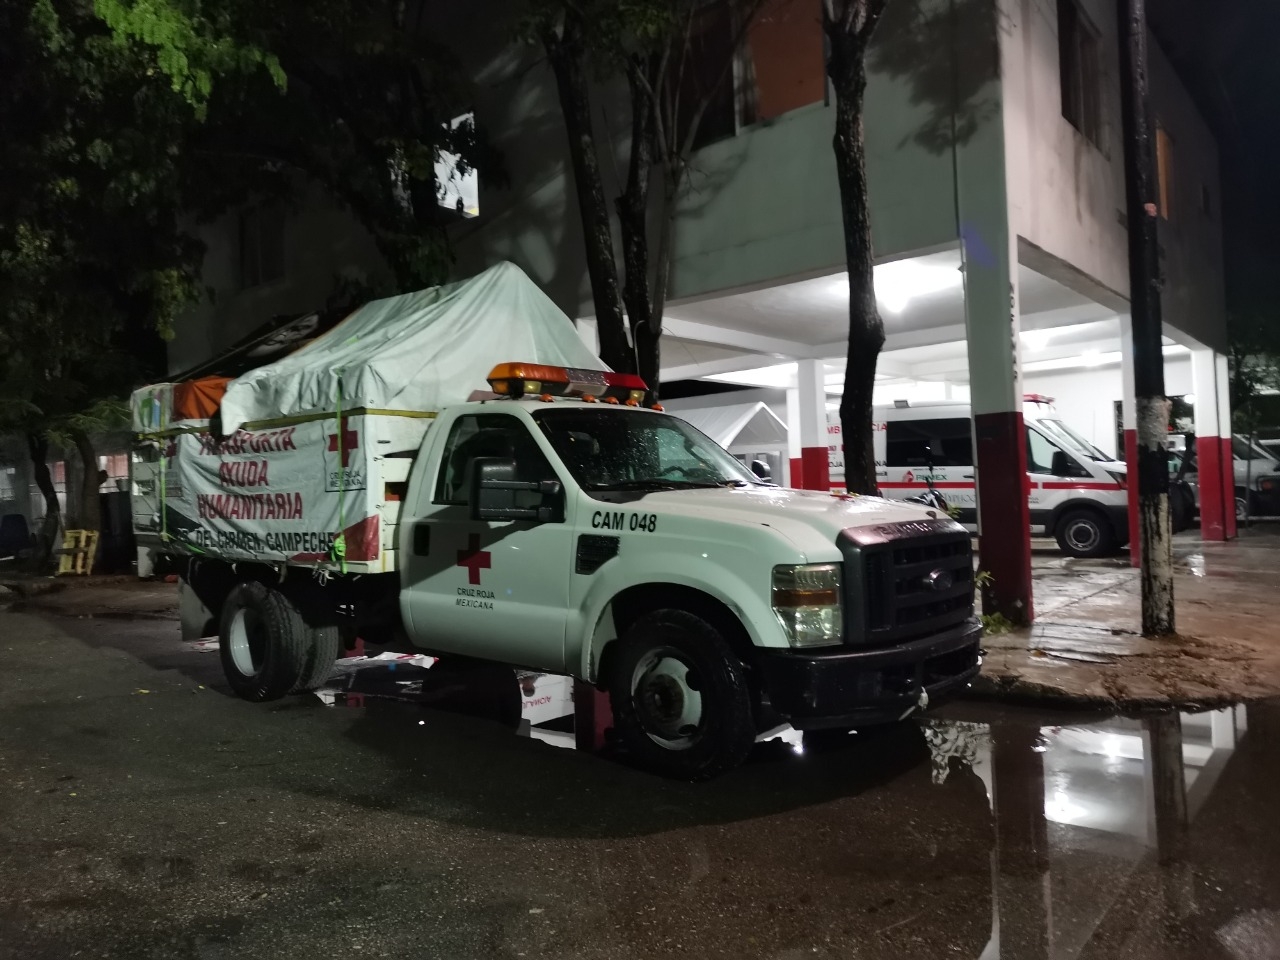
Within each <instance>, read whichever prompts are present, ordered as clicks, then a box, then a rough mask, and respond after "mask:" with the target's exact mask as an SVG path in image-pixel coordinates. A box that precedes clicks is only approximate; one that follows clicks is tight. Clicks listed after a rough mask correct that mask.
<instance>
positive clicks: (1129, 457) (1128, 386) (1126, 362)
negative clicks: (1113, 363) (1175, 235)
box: [1116, 317, 1142, 567]
mask: <svg viewBox="0 0 1280 960" xmlns="http://www.w3.org/2000/svg"><path fill="white" fill-rule="evenodd" d="M1120 379H1121V382H1122V383H1123V388H1122V389H1123V392H1122V393H1121V401H1120V420H1121V424H1122V426H1123V432H1124V449H1123V450H1118V451H1116V452H1117V453H1118V454H1119V455H1120V457H1121V459H1123V460H1124V462H1125V465H1126V466H1127V467H1128V470H1127V471H1126V475H1125V489H1126V492H1127V493H1128V497H1127V499H1128V501H1129V562H1130V563H1131V564H1133V565H1134V566H1135V567H1137V566H1141V565H1142V529H1141V527H1140V525H1139V523H1138V399H1137V393H1136V387H1135V385H1134V374H1133V321H1132V320H1131V319H1130V318H1129V317H1121V318H1120Z"/></svg>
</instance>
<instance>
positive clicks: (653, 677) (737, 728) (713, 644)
mask: <svg viewBox="0 0 1280 960" xmlns="http://www.w3.org/2000/svg"><path fill="white" fill-rule="evenodd" d="M617 643H618V645H619V646H618V649H617V650H615V651H613V655H612V657H611V663H610V669H609V675H608V677H607V678H606V682H607V685H608V688H609V700H610V704H611V705H612V708H613V722H614V727H615V729H616V731H617V733H618V736H619V739H620V740H621V741H622V744H623V745H624V746H625V747H626V749H627V752H628V753H630V754H631V755H632V756H633V757H635V759H636V760H637V761H638V762H639V763H640V764H641V765H642V766H644V767H646V768H647V769H650V770H653V771H655V772H658V773H662V774H665V775H667V776H671V777H678V778H680V779H683V780H706V779H709V778H711V777H714V776H717V775H718V774H721V773H724V772H725V771H726V770H731V769H732V768H734V767H736V766H737V765H738V764H740V763H741V762H742V761H743V760H744V759H745V758H746V756H747V754H748V753H749V752H750V751H751V746H752V744H753V743H754V742H755V736H756V728H755V721H754V719H753V716H752V710H751V693H750V690H749V689H748V686H747V679H746V671H745V669H744V668H743V665H742V662H741V661H740V660H739V659H738V658H737V657H736V656H735V655H734V653H733V651H732V649H731V648H730V647H729V644H728V643H727V642H725V639H724V637H723V636H721V634H720V632H719V631H718V630H716V629H715V627H713V626H712V625H711V624H709V623H707V622H706V621H705V620H702V619H701V618H700V617H697V616H694V615H693V614H691V613H687V612H685V611H683V610H657V611H654V612H653V613H649V614H646V615H645V616H643V617H641V618H640V619H639V620H637V621H636V622H635V623H634V624H632V625H631V627H630V628H629V629H628V630H627V631H626V633H625V634H624V635H623V636H622V637H621V638H619V640H618V641H617Z"/></svg>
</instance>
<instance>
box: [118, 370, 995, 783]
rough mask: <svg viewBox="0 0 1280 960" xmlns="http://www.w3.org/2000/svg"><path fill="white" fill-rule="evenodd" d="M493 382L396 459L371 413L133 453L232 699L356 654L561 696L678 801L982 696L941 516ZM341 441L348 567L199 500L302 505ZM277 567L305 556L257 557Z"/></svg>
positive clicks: (282, 510) (600, 403)
mask: <svg viewBox="0 0 1280 960" xmlns="http://www.w3.org/2000/svg"><path fill="white" fill-rule="evenodd" d="M280 379H281V378H280V377H279V376H275V375H273V377H272V380H273V383H274V384H276V385H277V386H278V383H279V382H280ZM488 380H489V385H490V387H491V392H486V394H485V396H486V397H488V399H480V400H471V401H468V402H462V403H456V404H449V405H446V406H442V407H441V408H440V409H438V410H436V411H435V412H434V415H433V418H432V419H430V420H419V421H417V422H418V423H420V424H421V425H422V426H421V427H420V432H419V433H418V440H417V441H416V443H415V445H414V446H413V447H412V448H397V447H396V445H395V444H393V443H390V442H387V441H383V440H379V439H377V438H378V437H380V436H382V435H384V434H388V435H390V434H389V433H388V430H387V429H385V428H380V429H382V433H379V432H378V430H376V429H374V427H375V426H376V424H375V421H377V420H379V418H380V417H381V419H384V420H386V419H391V418H390V417H389V416H387V415H385V413H386V412H385V411H382V412H380V414H378V415H375V413H374V411H370V410H351V411H350V421H347V420H342V419H341V418H338V420H337V421H335V420H330V421H328V426H327V428H325V429H324V430H322V431H321V432H317V433H316V436H315V440H314V441H308V440H307V438H308V437H309V436H310V435H309V434H307V433H306V432H305V429H304V427H305V426H306V425H305V424H304V425H300V426H297V427H296V428H283V429H286V430H291V431H292V432H290V433H288V434H287V435H285V434H282V433H281V429H282V428H280V427H277V426H270V427H269V428H262V429H257V428H255V425H254V424H248V425H247V426H245V427H244V428H242V429H241V430H239V431H237V432H236V433H235V434H234V435H233V436H232V437H231V438H229V439H226V440H223V441H221V443H219V442H218V441H217V440H214V439H210V437H209V436H208V434H207V433H205V434H201V433H199V432H198V431H199V430H200V429H201V428H199V427H196V428H192V429H193V430H195V431H196V432H195V433H193V434H192V435H190V436H187V437H179V438H177V442H175V443H168V441H166V440H164V439H163V437H162V438H161V439H160V440H159V441H153V442H155V443H156V444H157V445H158V446H161V447H162V448H163V446H164V445H165V444H166V443H168V446H169V452H168V453H166V454H165V455H164V456H165V457H166V459H170V460H173V461H176V462H179V463H180V464H185V465H186V466H185V467H184V469H188V472H187V473H185V474H184V473H182V471H181V470H178V471H176V472H175V470H174V469H173V468H171V469H170V474H169V475H170V476H171V477H173V478H174V479H170V480H169V481H168V484H169V490H168V491H167V493H166V495H167V496H169V497H171V498H173V497H185V498H186V502H187V503H192V502H198V503H199V504H200V506H198V507H196V508H192V509H194V510H196V511H197V512H198V514H199V515H198V516H197V517H196V518H195V519H194V520H191V521H189V522H186V521H183V520H182V518H181V514H180V511H178V510H176V509H174V508H173V507H172V506H171V505H162V507H161V510H160V513H159V514H157V515H163V516H167V517H169V518H170V519H168V520H167V521H164V522H163V523H161V524H160V525H161V526H164V527H165V528H166V529H165V530H164V532H163V534H161V535H159V539H158V541H157V546H156V549H157V550H158V551H159V552H161V553H166V554H168V555H170V556H171V557H176V558H177V559H178V561H179V564H180V569H181V572H182V576H183V579H184V595H185V596H186V597H187V601H188V604H187V606H188V611H189V612H190V611H191V610H192V609H194V610H195V611H196V613H197V616H196V618H195V627H194V632H197V633H199V632H200V630H199V627H200V626H202V625H203V624H202V623H201V621H202V620H204V619H206V618H208V619H209V620H211V621H212V622H215V623H216V624H217V626H218V630H219V635H220V638H221V656H222V663H223V667H224V669H225V671H226V674H227V678H228V680H229V682H230V684H231V686H232V687H233V688H234V690H235V691H236V693H238V694H239V695H240V696H242V697H244V698H246V699H249V700H268V699H272V698H275V697H279V696H283V695H285V694H287V693H290V692H297V691H300V690H304V689H308V688H314V687H316V686H317V685H319V684H320V683H322V682H323V681H324V679H325V678H326V677H327V675H328V672H329V669H330V667H331V666H332V663H333V661H334V659H335V658H336V657H337V655H338V652H339V650H340V648H341V646H342V644H343V642H344V640H345V641H347V642H351V641H353V640H354V638H355V637H357V636H359V637H361V638H363V639H364V641H365V642H366V643H375V644H385V645H386V646H387V647H390V648H400V649H413V650H421V651H425V652H429V653H433V654H437V655H441V656H465V657H472V658H479V659H483V660H488V661H496V662H500V663H506V664H511V665H515V666H519V667H525V668H531V669H535V670H539V671H545V672H552V673H562V674H568V675H571V676H573V677H575V678H578V679H580V680H583V681H585V682H587V683H590V684H594V685H596V686H597V687H599V688H602V689H604V690H607V691H608V693H609V696H610V700H611V705H612V710H613V722H614V728H615V731H616V733H617V735H618V738H619V740H620V741H621V743H622V745H623V746H624V748H625V749H626V750H627V751H628V752H629V753H630V754H632V755H633V756H634V757H635V758H636V759H637V760H638V761H639V762H640V763H641V764H643V765H644V766H646V767H648V768H650V769H654V770H657V771H661V772H664V773H667V774H670V775H674V776H679V777H685V778H690V779H697V778H703V777H708V776H713V775H715V774H717V773H719V772H722V771H724V770H726V769H728V768H730V767H732V766H734V765H736V764H737V763H739V762H741V761H742V759H743V758H744V757H745V756H746V755H747V753H748V751H749V750H750V749H751V746H752V744H753V743H754V742H755V740H756V737H757V736H758V735H759V734H760V733H761V732H763V731H766V730H768V729H771V728H775V727H777V726H778V725H779V724H781V723H790V724H792V725H793V726H794V727H796V728H798V729H801V730H816V729H832V728H835V729H852V728H857V727H862V726H866V725H871V724H877V723H882V722H887V721H895V720H899V719H901V718H904V717H906V716H908V715H911V714H913V713H916V712H919V711H921V710H923V709H924V708H926V707H928V706H929V705H931V704H934V703H936V702H937V701H938V700H940V699H942V698H943V697H945V696H947V695H948V694H953V693H955V692H957V691H959V690H961V689H963V688H964V687H966V686H967V685H968V684H969V683H970V681H972V680H973V678H974V677H975V676H976V674H977V673H978V670H979V665H980V660H981V657H980V653H981V652H980V649H979V642H980V639H981V626H980V624H979V622H978V620H977V619H976V618H975V617H974V606H973V604H974V580H973V558H972V552H971V544H970V538H969V534H968V533H967V532H966V531H965V530H964V528H963V527H961V526H960V525H959V524H957V523H955V522H953V521H951V520H950V519H949V518H947V517H946V516H945V515H941V516H940V515H938V514H937V513H936V512H933V511H928V510H926V509H924V508H922V507H918V506H914V505H911V504H904V503H895V502H892V501H888V500H882V499H878V498H870V497H847V496H839V495H832V494H830V493H827V492H807V491H797V490H785V489H781V488H779V487H776V486H773V485H771V484H767V483H763V482H761V481H760V480H758V479H757V478H756V477H755V476H754V475H753V474H752V473H751V472H750V471H749V470H747V469H746V468H744V467H743V466H742V465H741V464H740V463H739V462H738V461H737V460H736V459H734V458H733V457H732V456H730V455H729V454H728V453H727V452H726V451H724V450H723V449H722V448H720V447H719V446H717V445H716V444H715V443H714V442H713V441H711V440H709V439H708V438H707V437H705V436H704V435H703V434H701V433H699V432H698V431H697V430H696V429H694V428H693V427H691V426H690V425H689V424H687V423H685V422H684V421H682V420H680V419H678V418H676V417H674V416H669V415H667V414H664V413H662V412H660V411H659V410H654V409H644V408H642V407H640V406H639V400H640V398H642V397H643V395H644V385H643V384H642V383H640V382H639V380H638V379H637V378H635V377H632V376H628V375H622V374H613V373H607V372H604V371H584V370H570V369H566V368H565V367H562V366H552V365H547V364H520V363H508V364H501V365H499V366H498V367H497V368H495V369H494V370H493V371H492V372H491V373H490V375H489V378H488ZM477 386H479V384H477ZM344 409H346V408H345V407H344ZM336 423H341V424H342V427H341V429H337V428H335V425H336ZM427 424H429V427H428V426H427ZM326 436H327V438H328V439H327V442H326V441H325V440H324V438H325V437H326ZM344 436H346V437H349V438H350V440H349V441H344V439H343V437H344ZM344 442H350V443H352V444H354V443H356V442H359V443H360V444H361V445H362V446H361V448H360V449H364V448H375V444H381V447H377V448H376V449H379V450H380V451H381V452H380V453H379V454H378V455H377V457H376V458H374V459H371V460H369V461H368V463H367V466H366V467H362V468H361V470H362V471H365V472H366V473H367V474H369V475H368V476H363V477H358V476H357V475H356V474H355V473H351V472H347V473H337V474H334V473H333V471H330V474H331V475H335V476H338V477H341V478H346V479H345V480H344V484H346V485H351V486H354V484H355V483H356V482H357V480H358V481H359V482H360V483H362V484H363V485H364V488H365V492H366V493H368V492H369V491H370V490H373V489H375V488H376V494H370V495H371V496H373V498H374V500H375V501H377V502H375V503H374V504H373V506H372V507H371V508H370V512H371V516H370V518H369V520H368V521H367V523H366V521H363V520H361V519H360V518H361V517H362V516H363V513H356V514H355V517H356V519H357V521H358V522H357V523H355V524H350V525H347V527H346V530H347V531H348V534H349V535H348V538H347V539H348V543H347V544H346V546H345V556H344V555H343V550H341V549H338V550H335V549H334V546H335V545H334V544H333V543H332V541H333V540H334V539H335V538H334V537H332V536H330V537H328V538H327V539H326V538H321V539H320V542H319V543H316V542H313V541H315V540H316V538H315V537H314V536H305V537H304V536H303V535H300V534H284V533H277V532H275V528H276V527H281V526H284V525H287V524H289V523H294V522H305V520H302V521H295V519H294V517H295V514H296V515H299V516H303V517H305V516H306V515H307V514H308V513H309V512H310V511H311V510H312V509H313V507H312V506H311V504H312V503H313V502H314V503H315V504H317V505H318V504H320V503H321V500H320V496H319V494H317V495H315V496H314V497H313V496H312V494H311V493H310V492H308V491H307V490H304V491H303V492H302V493H292V492H284V493H280V492H268V493H253V494H247V493H234V494H217V495H214V494H200V493H198V492H195V491H196V490H198V488H199V483H201V482H203V481H201V480H200V479H199V476H197V475H196V474H195V473H194V472H191V471H194V470H196V469H197V468H198V469H200V470H203V471H205V474H204V475H206V476H208V477H211V478H213V479H212V480H210V481H209V482H211V483H214V484H217V483H219V482H222V483H224V484H226V483H228V482H229V483H231V484H241V485H243V484H244V483H248V482H254V483H257V478H261V481H262V482H263V483H269V484H270V485H271V487H270V488H268V489H274V490H278V489H280V488H281V487H284V488H285V489H290V488H291V487H298V486H300V485H302V484H304V482H305V481H306V480H307V477H305V476H302V475H301V474H300V472H299V471H300V469H301V471H302V472H305V470H306V469H307V468H306V464H310V463H322V462H323V463H329V464H335V463H336V462H337V459H338V458H341V459H343V461H344V462H346V461H347V460H350V461H351V462H353V463H354V459H355V458H354V457H350V458H348V457H345V455H344V451H343V449H342V444H343V443H344ZM184 444H185V446H184ZM174 448H176V452H174ZM313 451H314V452H313ZM346 452H348V453H349V452H351V451H350V450H348V451H346ZM313 457H314V459H312V458H313ZM326 457H327V458H329V459H326ZM298 464H302V465H303V466H302V468H299V467H298V466H297V465H298ZM291 465H292V466H291ZM291 471H292V474H291ZM311 472H312V473H313V474H314V473H315V470H314V468H311ZM321 472H323V471H321ZM374 474H377V475H376V476H375V475H374ZM180 477H185V479H183V480H181V481H180V482H179V479H178V478H180ZM316 482H317V483H318V482H319V481H318V480H317V481H316ZM175 487H185V488H186V489H184V490H181V491H179V492H174V488H175ZM154 488H155V484H154V483H153V484H152V485H151V486H150V488H149V489H151V490H154ZM251 489H257V488H256V487H254V488H251ZM339 495H341V494H339ZM212 496H221V497H223V499H221V500H213V499H209V498H210V497H212ZM328 496H329V497H330V499H332V497H333V495H328ZM345 496H346V497H347V501H348V506H347V508H346V509H347V510H348V518H350V517H351V516H352V514H351V513H350V511H352V510H354V509H355V508H354V507H352V506H351V505H350V502H351V501H352V500H353V499H354V498H355V496H356V495H355V494H353V493H352V492H351V491H350V490H347V491H346V493H345ZM255 497H256V498H257V499H253V498H255ZM201 498H203V499H201ZM325 502H328V501H325ZM181 504H182V501H178V505H179V506H181ZM144 506H145V505H141V504H140V505H138V506H136V507H135V514H136V516H139V517H141V518H142V519H140V521H139V523H140V525H141V526H146V525H147V522H145V521H146V518H145V517H143V511H144ZM145 509H150V507H149V506H147V507H145ZM314 509H315V510H317V511H318V510H319V509H320V507H319V506H316V507H315V508H314ZM166 511H167V512H166ZM184 523H185V526H184ZM379 524H381V529H382V530H383V531H384V533H379V530H378V529H377V528H378V525H379ZM365 527H368V528H370V529H372V531H373V532H372V533H371V534H369V535H368V536H364V537H363V539H360V538H356V537H355V535H354V534H353V533H352V531H355V530H357V529H363V528H365ZM149 529H150V530H151V532H152V533H153V534H154V533H155V531H156V529H157V524H156V523H155V522H151V523H150V527H149ZM228 529H229V530H230V532H228ZM330 529H338V530H341V529H343V526H342V525H341V524H339V525H336V526H335V527H330ZM379 539H381V540H382V544H381V546H382V549H381V550H379V549H378V547H379ZM286 541H287V543H286ZM282 544H283V545H284V547H285V548H286V549H287V550H294V549H299V548H301V549H302V550H303V552H301V553H297V554H295V555H293V556H290V557H286V558H284V559H269V558H268V557H267V556H266V554H265V553H263V554H261V555H260V556H259V557H258V559H256V560H255V554H254V553H253V551H254V550H258V551H270V550H274V549H277V548H280V547H281V546H282ZM361 544H362V545H361ZM326 547H327V548H328V551H329V552H328V554H327V555H326V554H325V552H324V550H325V548H326ZM246 551H247V552H246ZM233 561H235V562H233ZM197 601H198V602H197Z"/></svg>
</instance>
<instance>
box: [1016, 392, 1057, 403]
mask: <svg viewBox="0 0 1280 960" xmlns="http://www.w3.org/2000/svg"><path fill="white" fill-rule="evenodd" d="M1022 402H1023V403H1053V397H1046V396H1044V394H1040V393H1024V394H1023V395H1022Z"/></svg>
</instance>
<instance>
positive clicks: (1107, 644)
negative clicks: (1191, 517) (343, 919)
mask: <svg viewBox="0 0 1280 960" xmlns="http://www.w3.org/2000/svg"><path fill="white" fill-rule="evenodd" d="M1174 550H1175V567H1176V570H1177V582H1176V585H1175V596H1176V598H1177V626H1178V636H1177V637H1175V638H1172V639H1169V640H1148V639H1146V638H1144V637H1142V636H1140V635H1139V633H1140V630H1141V593H1140V585H1139V581H1138V571H1137V570H1135V569H1134V568H1132V567H1131V566H1129V564H1128V560H1127V558H1122V559H1115V560H1106V561H1097V560H1093V561H1090V560H1070V559H1065V558H1062V557H1060V556H1056V555H1045V556H1043V557H1037V559H1036V570H1035V590H1036V598H1035V602H1036V622H1035V624H1034V625H1033V626H1032V627H1031V629H1030V630H1021V631H1014V632H1012V633H1006V634H1001V635H994V636H989V637H988V638H987V639H986V642H985V646H986V649H987V653H988V656H987V659H986V662H985V663H984V665H983V670H982V676H981V677H980V679H979V682H978V683H977V684H975V686H974V694H975V695H977V696H980V697H989V698H997V699H1001V700H1028V701H1036V702H1044V701H1046V700H1048V701H1056V702H1060V703H1063V704H1073V705H1080V706H1097V707H1103V708H1107V709H1116V708H1121V709H1142V708H1147V707H1166V706H1169V705H1172V704H1177V705H1179V706H1190V707H1195V706H1217V705H1222V704H1225V703H1229V702H1236V701H1239V700H1246V699H1256V698H1260V697H1266V696H1274V695H1277V694H1280V630H1278V629H1277V626H1278V622H1280V524H1259V525H1256V526H1253V527H1251V528H1250V529H1248V530H1243V531H1241V536H1240V538H1239V539H1238V540H1235V541H1232V542H1230V543H1203V542H1201V541H1200V540H1199V539H1198V538H1196V537H1194V536H1190V535H1188V534H1181V535H1179V536H1178V537H1177V538H1176V540H1175V548H1174Z"/></svg>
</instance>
